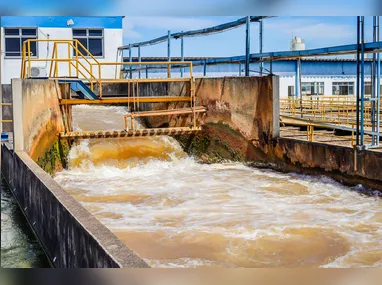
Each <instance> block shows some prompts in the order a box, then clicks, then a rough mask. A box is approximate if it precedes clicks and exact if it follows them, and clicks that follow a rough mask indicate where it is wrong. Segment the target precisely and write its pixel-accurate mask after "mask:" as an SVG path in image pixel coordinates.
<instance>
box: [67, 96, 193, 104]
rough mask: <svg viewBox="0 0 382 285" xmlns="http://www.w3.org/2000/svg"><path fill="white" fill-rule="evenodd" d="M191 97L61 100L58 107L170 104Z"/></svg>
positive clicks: (188, 100)
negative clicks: (137, 102) (135, 103)
mask: <svg viewBox="0 0 382 285" xmlns="http://www.w3.org/2000/svg"><path fill="white" fill-rule="evenodd" d="M190 100H191V97H185V96H171V97H170V96H161V97H146V96H143V97H139V98H138V99H137V97H134V98H133V97H128V98H126V97H113V98H105V99H100V100H88V99H62V100H60V105H89V104H91V105H108V104H126V103H134V101H135V102H136V101H139V103H171V102H190Z"/></svg>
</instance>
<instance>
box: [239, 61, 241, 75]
mask: <svg viewBox="0 0 382 285" xmlns="http://www.w3.org/2000/svg"><path fill="white" fill-rule="evenodd" d="M239 76H241V62H240V61H239Z"/></svg>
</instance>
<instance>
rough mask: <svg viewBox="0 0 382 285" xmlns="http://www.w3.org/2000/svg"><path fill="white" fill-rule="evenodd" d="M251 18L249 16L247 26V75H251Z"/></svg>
mask: <svg viewBox="0 0 382 285" xmlns="http://www.w3.org/2000/svg"><path fill="white" fill-rule="evenodd" d="M250 27H251V18H250V16H247V22H246V26H245V76H249V54H250V52H251V35H250V32H251V31H250Z"/></svg>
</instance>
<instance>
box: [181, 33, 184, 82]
mask: <svg viewBox="0 0 382 285" xmlns="http://www.w3.org/2000/svg"><path fill="white" fill-rule="evenodd" d="M180 61H184V40H183V37H181V38H180ZM183 74H184V67H182V68H181V69H180V76H181V77H183Z"/></svg>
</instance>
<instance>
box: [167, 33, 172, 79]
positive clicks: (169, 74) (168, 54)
mask: <svg viewBox="0 0 382 285" xmlns="http://www.w3.org/2000/svg"><path fill="white" fill-rule="evenodd" d="M167 61H168V62H170V61H171V31H168V32H167ZM167 77H168V78H170V77H171V66H170V65H168V68H167Z"/></svg>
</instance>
